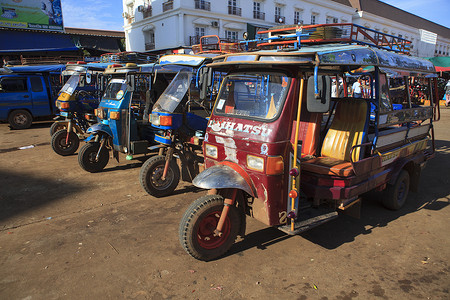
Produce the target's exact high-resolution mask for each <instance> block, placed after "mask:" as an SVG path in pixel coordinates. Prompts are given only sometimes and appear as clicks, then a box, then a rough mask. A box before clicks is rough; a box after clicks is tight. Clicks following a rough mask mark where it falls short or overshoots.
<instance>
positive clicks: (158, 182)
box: [139, 155, 180, 197]
mask: <svg viewBox="0 0 450 300" xmlns="http://www.w3.org/2000/svg"><path fill="white" fill-rule="evenodd" d="M165 164H166V157H165V156H162V155H157V156H153V157H151V158H149V159H148V160H147V161H146V162H145V163H144V164H143V165H142V167H141V172H140V173H139V181H140V182H141V186H142V187H143V188H144V190H145V191H146V192H147V193H148V194H149V195H152V196H155V197H164V196H167V195H170V194H172V192H173V191H174V190H175V188H176V187H177V186H178V183H179V182H180V169H179V168H178V165H177V162H176V160H175V159H172V160H171V161H170V163H169V169H168V170H167V175H166V178H165V179H164V180H162V178H161V177H162V175H163V172H164V167H165Z"/></svg>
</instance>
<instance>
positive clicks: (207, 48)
mask: <svg viewBox="0 0 450 300" xmlns="http://www.w3.org/2000/svg"><path fill="white" fill-rule="evenodd" d="M192 51H193V52H194V54H206V53H213V54H224V53H236V52H241V51H244V47H243V45H241V44H240V43H239V42H230V41H229V40H228V39H224V38H220V37H219V36H218V35H204V36H202V37H200V41H199V43H198V44H195V45H192Z"/></svg>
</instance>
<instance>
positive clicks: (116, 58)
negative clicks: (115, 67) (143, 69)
mask: <svg viewBox="0 0 450 300" xmlns="http://www.w3.org/2000/svg"><path fill="white" fill-rule="evenodd" d="M156 59H157V58H156V55H150V54H147V53H140V52H134V51H132V52H118V53H105V54H102V55H101V56H100V62H102V63H136V64H146V63H152V62H155V61H156Z"/></svg>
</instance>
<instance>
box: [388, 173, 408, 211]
mask: <svg viewBox="0 0 450 300" xmlns="http://www.w3.org/2000/svg"><path fill="white" fill-rule="evenodd" d="M409 183H410V181H409V173H408V172H407V171H406V170H402V171H401V172H400V174H398V177H397V179H396V180H395V183H394V184H393V185H390V184H388V186H387V187H386V190H385V191H384V195H383V200H382V201H383V205H384V207H386V208H388V209H391V210H398V209H400V208H401V207H402V206H403V205H404V204H405V202H406V198H408V191H409Z"/></svg>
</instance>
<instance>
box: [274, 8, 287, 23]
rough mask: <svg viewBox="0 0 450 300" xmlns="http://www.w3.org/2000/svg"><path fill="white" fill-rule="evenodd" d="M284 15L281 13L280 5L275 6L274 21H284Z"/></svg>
mask: <svg viewBox="0 0 450 300" xmlns="http://www.w3.org/2000/svg"><path fill="white" fill-rule="evenodd" d="M284 22H285V17H284V16H283V15H282V14H281V6H275V23H284Z"/></svg>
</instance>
